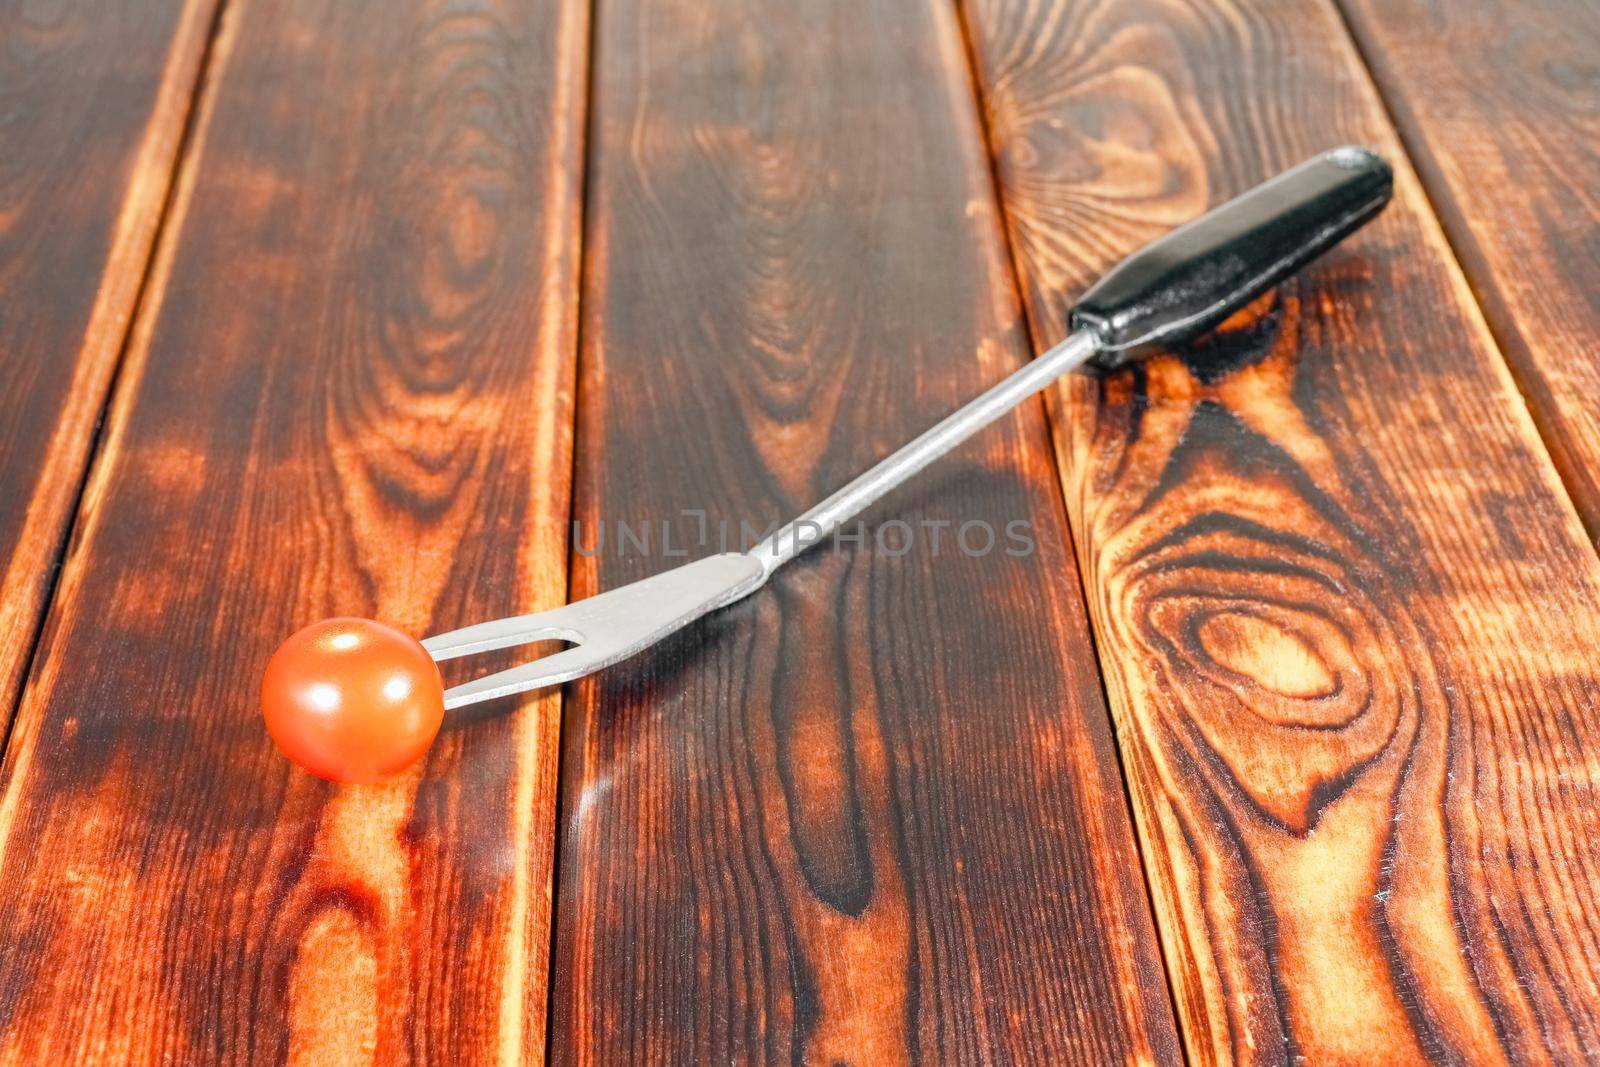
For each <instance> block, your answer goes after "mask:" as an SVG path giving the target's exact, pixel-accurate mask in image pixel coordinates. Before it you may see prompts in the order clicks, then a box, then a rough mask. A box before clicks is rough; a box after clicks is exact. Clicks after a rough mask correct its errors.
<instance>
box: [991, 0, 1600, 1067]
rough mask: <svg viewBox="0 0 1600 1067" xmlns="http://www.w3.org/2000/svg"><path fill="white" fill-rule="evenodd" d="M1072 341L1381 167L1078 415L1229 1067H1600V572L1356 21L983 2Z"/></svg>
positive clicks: (1140, 714)
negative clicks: (1344, 234)
mask: <svg viewBox="0 0 1600 1067" xmlns="http://www.w3.org/2000/svg"><path fill="white" fill-rule="evenodd" d="M965 11H966V13H967V16H968V18H969V23H970V27H971V30H972V36H973V44H974V51H975V53H976V57H977V66H978V71H979V83H980V87H981V92H982V95H983V96H984V99H985V101H986V107H987V113H988V117H989V122H990V126H991V130H992V134H993V140H994V145H995V149H996V159H997V170H998V174H999V178H1000V183H1001V187H1002V200H1003V203H1004V205H1005V209H1006V211H1007V218H1008V226H1009V231H1010V234H1011V237H1012V240H1013V247H1014V249H1015V253H1016V258H1017V260H1018V263H1019V267H1020V271H1021V274H1022V277H1023V283H1024V293H1025V298H1026V302H1027V306H1028V310H1029V314H1030V316H1031V321H1032V323H1033V325H1034V328H1035V331H1036V334H1037V336H1038V339H1039V341H1040V342H1041V343H1045V342H1049V341H1052V340H1054V339H1055V338H1056V337H1058V336H1060V334H1061V332H1062V330H1063V328H1064V323H1063V317H1064V313H1065V311H1066V310H1067V308H1069V307H1070V304H1071V300H1072V298H1073V296H1074V294H1076V293H1077V292H1079V291H1081V289H1082V288H1083V287H1084V286H1085V285H1086V284H1088V283H1089V282H1091V281H1093V280H1094V278H1095V277H1096V275H1097V274H1098V272H1099V271H1101V270H1103V269H1104V268H1105V267H1107V266H1108V265H1110V264H1111V263H1113V262H1115V261H1116V260H1117V259H1118V258H1119V257H1120V256H1122V255H1123V254H1125V253H1126V252H1127V251H1129V250H1130V249H1132V248H1134V247H1136V246H1137V245H1138V244H1139V243H1140V242H1142V241H1144V240H1147V239H1149V238H1151V237H1154V236H1155V235H1157V234H1158V233H1160V232H1162V231H1163V230H1165V229H1167V228H1168V227H1170V226H1172V225H1174V224H1176V223H1179V222H1181V221H1183V220H1184V219H1186V218H1189V217H1191V216H1192V215H1194V214H1196V213H1197V212H1199V211H1200V210H1202V209H1203V208H1204V207H1206V205H1207V204H1210V203H1215V202H1218V201H1220V200H1222V199H1224V198H1225V197H1227V196H1229V195H1232V194H1233V193H1235V192H1238V191H1240V190H1242V189H1245V188H1247V187H1249V186H1250V185H1252V184H1253V183H1255V182H1257V181H1260V180H1261V179H1263V178H1265V177H1267V176H1268V175H1271V174H1273V173H1275V172H1276V171H1278V170H1280V169H1281V168H1283V167H1284V166H1286V165H1289V164H1292V163H1294V162H1296V161H1297V160H1300V159H1303V158H1305V157H1307V156H1308V155H1310V154H1311V153H1313V152H1315V151H1318V150H1320V149H1323V148H1326V147H1329V146H1331V145H1335V144H1340V143H1344V142H1351V141H1354V142H1360V143H1366V144H1370V145H1372V146H1374V147H1376V148H1378V149H1379V150H1380V151H1382V152H1384V153H1385V154H1386V155H1388V156H1389V157H1390V158H1391V159H1392V160H1393V161H1394V162H1395V164H1396V170H1397V183H1396V198H1395V202H1394V204H1393V205H1392V206H1391V207H1390V209H1389V210H1388V211H1387V212H1386V213H1385V214H1384V215H1383V216H1382V217H1380V218H1379V219H1378V220H1377V221H1376V222H1375V223H1374V224H1372V225H1371V226H1370V227H1368V229H1366V230H1364V231H1362V233H1361V234H1360V235H1359V236H1358V237H1357V238H1356V239H1354V240H1353V241H1351V242H1350V243H1348V244H1347V245H1345V246H1343V247H1341V248H1340V249H1338V250H1336V251H1334V252H1333V253H1331V254H1330V255H1329V256H1328V257H1327V258H1326V259H1325V260H1323V261H1322V262H1320V263H1319V264H1317V265H1316V266H1314V267H1313V268H1312V269H1311V270H1309V271H1308V272H1307V273H1306V274H1305V275H1304V276H1303V277H1302V278H1301V279H1300V280H1299V281H1297V282H1295V283H1292V284H1290V285H1287V286H1285V287H1284V288H1283V289H1282V290H1281V291H1280V292H1279V293H1278V294H1277V296H1276V297H1274V298H1273V299H1271V300H1269V301H1264V302H1262V304H1261V305H1260V306H1258V307H1257V308H1255V309H1254V313H1253V314H1252V315H1248V316H1239V317H1236V319H1235V320H1234V321H1233V322H1231V323H1230V324H1228V328H1226V329H1225V330H1224V331H1223V333H1222V334H1221V335H1220V336H1216V337H1213V338H1211V339H1209V340H1206V341H1203V342H1200V343H1198V344H1195V345H1193V346H1192V347H1189V348H1187V349H1185V350H1183V351H1181V352H1177V353H1172V354H1169V355H1165V356H1160V357H1157V358H1155V359H1153V360H1152V361H1150V362H1149V363H1147V364H1145V365H1143V366H1139V367H1134V368H1130V369H1127V370H1124V371H1122V372H1120V373H1117V374H1114V375H1111V376H1109V377H1106V378H1104V379H1102V380H1100V381H1092V380H1085V379H1080V380H1078V381H1075V382H1073V383H1071V385H1070V387H1068V388H1064V389H1061V390H1057V391H1055V392H1054V393H1053V394H1052V397H1051V410H1052V415H1053V418H1052V424H1053V426H1054V428H1055V433H1056V441H1057V446H1058V452H1059V454H1060V455H1061V457H1062V476H1063V484H1064V486H1065V491H1066V502H1067V508H1068V511H1069V513H1070V515H1071V519H1072V524H1073V530H1074V534H1075V537H1076V544H1077V548H1078V552H1079V559H1080V565H1081V568H1082V571H1083V574H1084V577H1085V580H1086V584H1087V589H1088V600H1089V609H1090V614H1091V617H1092V619H1093V621H1094V624H1095V634H1096V639H1097V642H1098V648H1099V652H1100V663H1101V667H1102V671H1103V674H1104V677H1105V680H1106V685H1107V688H1108V691H1109V694H1110V699H1111V705H1112V710H1113V712H1114V714H1115V716H1116V720H1117V724H1118V732H1119V737H1120V738H1121V741H1122V753H1123V756H1124V766H1125V769H1126V771H1127V774H1128V777H1129V781H1130V785H1131V787H1132V793H1133V798H1134V809H1135V814H1136V823H1137V826H1138V830H1139V833H1140V835H1141V840H1142V843H1143V846H1144V855H1145V859H1146V862H1147V866H1148V871H1149V874H1150V877H1151V881H1152V895H1153V898H1154V900H1155V905H1156V912H1157V916H1158V919H1159V923H1160V929H1161V932H1162V938H1163V944H1164V948H1165V950H1166V958H1167V963H1168V967H1169V970H1170V973H1171V977H1172V980H1173V986H1174V998H1175V1001H1176V1003H1177V1007H1178V1013H1179V1016H1180V1020H1181V1022H1182V1024H1183V1028H1184V1033H1185V1042H1186V1048H1187V1050H1188V1052H1189V1055H1190V1058H1191V1059H1192V1060H1193V1061H1195V1062H1198V1063H1213V1062H1232V1061H1240V1062H1258V1063H1282V1062H1289V1061H1292V1060H1295V1059H1296V1058H1298V1057H1305V1058H1307V1059H1308V1060H1309V1061H1310V1062H1317V1063H1332V1062H1345V1063H1356V1062H1359V1063H1396V1062H1407V1061H1415V1060H1423V1059H1433V1060H1438V1061H1443V1062H1454V1061H1470V1062H1483V1063H1493V1062H1502V1061H1514V1062H1528V1063H1532V1062H1549V1061H1566V1062H1573V1061H1577V1060H1581V1059H1583V1058H1585V1057H1587V1056H1591V1055H1592V1054H1593V1050H1594V1049H1595V1048H1597V1047H1600V997H1597V996H1596V989H1597V983H1600V968H1597V961H1600V943H1597V935H1596V926H1595V923H1594V915H1595V912H1596V909H1597V907H1600V899H1597V893H1596V889H1595V886H1596V884H1597V883H1596V880H1595V874H1596V867H1597V865H1600V853H1597V852H1596V847H1595V842H1596V841H1597V840H1600V808H1597V806H1596V805H1595V803H1594V788H1593V773H1594V772H1593V760H1594V752H1595V751H1596V744H1597V742H1600V719H1597V709H1600V683H1597V678H1596V673H1595V669H1594V664H1595V653H1594V649H1595V647H1596V645H1597V643H1600V615H1597V612H1600V562H1597V559H1596V556H1595V553H1594V551H1593V549H1592V547H1591V546H1590V544H1589V543H1588V542H1587V540H1586V538H1585V535H1584V531H1583V528H1582V527H1581V525H1580V523H1579V521H1578V517H1577V514H1576V512H1575V511H1574V509H1573V507H1572V505H1571V503H1570V502H1569V500H1568V498H1567V496H1566V494H1565V492H1564V490H1563V487H1562V485H1561V483H1560V482H1559V480H1558V478H1557V476H1556V471H1555V469H1554V467H1553V466H1552V464H1551V462H1550V459H1549V457H1548V455H1547V454H1546V452H1545V451H1544V450H1543V448H1542V447H1541V444H1540V441H1539V438H1538V436H1537V434H1536V431H1535V428H1534V426H1533V424H1532V422H1531V420H1530V419H1529V417H1528V414H1527V411H1526V409H1525V408H1524V406H1523V403H1522V400H1521V398H1520V396H1519V395H1518V394H1517V391H1516V389H1515V387H1514V385H1513V382H1512V380H1511V377H1510V375H1509V373H1508V372H1507V370H1506V367H1505V365H1504V364H1503V362H1502V361H1501V357H1500V355H1499V353H1498V352H1497V350H1496V348H1495V345H1494V341H1493V339H1492V338H1491V336H1490V334H1489V332H1488V330H1487V329H1486V327H1485V323H1484V321H1483V319H1482V318H1481V316H1480V313H1479V311H1478V309H1477V307H1476V306H1475V304H1474V303H1473V300H1472V296H1471V293H1470V292H1469V290H1468V288H1467V286H1466V284H1465V282H1464V280H1463V278H1462V276H1461V274H1460V273H1459V270H1458V267H1457V265H1456V263H1455V261H1454V259H1453V257H1452V255H1451V251H1450V248H1449V246H1448V245H1447V244H1446V242H1445V240H1444V236H1443V234H1442V232H1441V231H1440V229H1439V228H1438V226H1437V224H1436V222H1435V220H1434V219H1433V217H1432V216H1431V215H1430V214H1429V209H1428V205H1427V203H1426V200H1425V198H1424V196H1423V193H1422V190H1421V187H1420V186H1419V184H1418V181H1417V179H1416V176H1415V174H1414V173H1413V172H1412V171H1411V170H1410V169H1409V167H1408V166H1407V164H1406V161H1405V159H1404V156H1403V153H1402V151H1401V149H1400V147H1399V145H1398V143H1397V140H1396V138H1395V137H1394V135H1393V131H1392V130H1391V129H1390V128H1389V127H1388V126H1387V125H1386V120H1385V117H1384V112H1383V109H1382V105H1381V103H1380V100H1379V98H1378V97H1377V95H1376V93H1375V91H1374V88H1373V86H1372V84H1371V82H1370V81H1369V80H1368V78H1367V76H1366V73H1365V71H1364V69H1363V68H1362V66H1361V64H1360V60H1359V58H1358V56H1357V54H1356V52H1355V51H1354V49H1353V47H1352V44H1351V42H1350V40H1349V38H1348V37H1347V36H1346V35H1345V31H1344V28H1343V25H1342V23H1341V21H1340V19H1339V15H1338V13H1337V12H1336V11H1335V10H1334V9H1333V7H1332V6H1331V5H1329V4H1326V3H1322V2H1314V0H1287V2H1285V0H1270V2H1267V0H1262V2H1252V0H1206V2H1187V0H1135V2H1125V0H1116V2H1112V0H1099V2H1089V0H1068V2H1064V3H1035V2H1028V0H970V2H969V3H968V4H967V6H966V8H965Z"/></svg>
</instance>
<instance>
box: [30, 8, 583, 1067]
mask: <svg viewBox="0 0 1600 1067" xmlns="http://www.w3.org/2000/svg"><path fill="white" fill-rule="evenodd" d="M133 6H135V7H137V6H139V5H133ZM152 9H153V8H152ZM586 34H587V11H586V9H585V7H584V6H583V5H577V4H559V5H557V4H550V5H535V6H529V5H522V4H510V3H507V4H497V3H487V2H486V3H464V4H454V5H449V6H441V5H432V4H424V3H409V2H408V3H395V2H393V0H386V2H384V3H352V2H349V0H289V2H284V3H275V4H265V3H255V2H251V0H244V2H240V3H237V4H233V5H230V6H229V7H228V8H227V9H226V11H225V12H224V14H223V17H222V20H221V24H220V29H219V31H218V36H217V39H216V43H215V46H214V48H213V60H212V62H211V65H210V74H209V75H208V77H207V85H206V88H205V89H204V91H203V92H202V94H201V97H200V102H199V105H198V107H199V111H198V112H197V116H196V126H195V132H194V136H193V144H192V148H191V150H190V152H189V153H188V154H187V155H186V157H185V160H184V163H183V165H182V167H181V169H180V171H179V174H178V179H177V186H176V189H175V193H174V199H173V203H172V208H171V212H170V218H169V221H168V223H167V225H166V227H165V228H164V230H163V233H162V239H161V241H160V243H159V247H158V248H157V250H156V254H155V259H154V263H153V267H152V272H151V277H150V281H149V284H148V290H147V299H146V300H145V301H144V303H143V310H142V313H141V315H140V317H139V318H138V320H137V322H136V323H135V325H134V327H133V333H132V339H131V341H130V345H129V350H128V354H127V356H126V360H125V365H124V368H123V370H122V373H121V376H120V379H119V384H118V388H117V391H116V396H115V399H114V401H113V404H112V408H111V411H110V414H109V420H108V425H107V430H106V434H105V441H104V444H103V447H102V451H101V453H100V455H99V456H98V458H97V460H96V463H95V466H94V468H93V471H92V473H91V476H90V480H89V485H88V488H87V491H86V493H85V495H84V498H83V501H82V507H81V512H80V514H79V517H78V525H77V530H76V532H75V535H74V538H73V542H72V545H71V547H70V548H69V551H68V553H67V557H66V560H65V564H64V570H63V573H62V577H61V581H60V586H59V591H58V595H57V598H56V601H55V604H54V606H53V608H52V610H51V612H50V615H49V618H48V621H47V623H46V628H45V634H44V637H43V639H42V643H41V648H40V660H39V662H40V665H39V668H38V670H37V671H36V672H35V673H34V676H33V678H32V679H31V682H30V684H29V686H28V688H27V690H26V692H25V694H24V697H23V700H22V703H21V706H20V710H19V713H18V717H17V724H16V728H15V733H14V735H13V738H12V742H11V747H10V750H9V753H8V756H7V762H6V771H5V776H4V781H3V792H0V915H3V916H5V920H4V922H3V924H0V975H3V979H0V1061H4V1062H6V1063H83V1062H90V1061H104V1062H119V1063H121V1062H126V1063H224V1062H242V1061H251V1062H263V1063H267V1062H281V1061H283V1060H285V1059H288V1060H290V1061H292V1062H316V1063H339V1062H367V1061H371V1062H378V1063H397V1062H405V1061H421V1060H431V1061H434V1062H447V1063H472V1062H486V1061H490V1060H499V1061H501V1062H515V1061H517V1060H518V1059H523V1058H525V1059H529V1060H537V1059H539V1058H540V1057H541V1055H542V1049H543V1043H544V1038H545V1025H544V1006H545V1003H546V992H545V974H544V965H545V959H546V956H547V947H548V944H549V942H548V929H549V927H548V913H547V906H548V889H549V877H550V849H549V838H550V833H551V829H552V824H551V820H552V818H553V814H554V802H555V794H554V788H555V769H556V765H555V753H556V745H555V740H554V735H555V732H556V729H557V719H556V715H557V700H558V698H557V697H556V696H555V695H553V694H547V695H545V696H543V697H538V698H532V699H527V700H523V701H521V702H519V703H517V704H514V705H502V706H501V707H500V708H499V709H498V710H499V711H501V712H502V714H500V715H498V716H496V717H493V718H491V719H489V720H487V721H481V722H477V723H474V724H473V725H472V727H471V728H470V729H462V728H458V727H455V726H452V727H450V728H447V730H446V732H445V733H444V734H443V735H441V737H440V739H439V741H438V743H437V744H436V746H435V748H434V750H433V752H432V755H431V757H430V758H429V760H428V761H427V763H426V765H425V766H423V767H421V768H419V769H418V770H417V771H415V772H414V773H411V774H408V775H407V776H405V777H402V778H401V779H399V780H396V781H394V782H392V783H389V784H386V785H383V786H378V787H365V788H343V789H341V788H336V787H334V786H332V785H330V784H328V783H325V782H321V781H319V780H316V779H313V778H311V777H310V776H308V775H307V774H305V773H304V772H301V771H299V770H298V769H296V768H294V767H293V766H292V765H291V764H289V763H288V762H287V761H286V760H284V759H283V758H282V757H281V756H280V755H279V754H278V753H277V752H276V751H275V750H274V749H273V747H272V744H271V742H270V741H269V740H268V738H267V736H266V734H265V732H264V731H263V729H262V726H261V719H260V715H259V713H258V711H257V710H256V705H257V686H258V685H259V683H260V672H261V668H262V666H263V664H264V662H265V659H266V657H267V656H268V655H269V654H270V652H271V651H272V649H273V647H274V646H275V645H276V644H277V642H278V641H279V640H281V639H282V638H283V636H284V635H286V634H288V633H289V632H291V631H292V630H294V629H295V628H296V627H298V626H300V625H302V624H304V623H306V622H308V621H311V620H313V619H316V618H318V617H321V616H325V615H330V614H336V613H345V614H360V615H371V616H377V617H380V618H383V619H386V620H388V621H390V622H392V623H394V624H397V625H400V626H403V627H405V628H407V629H409V630H412V631H414V632H419V633H420V632H426V631H428V630H437V629H441V628H445V627H449V626H453V625H457V624H460V623H463V622H467V621H475V620H479V619H483V618H491V617H495V616H499V615H504V614H507V613H511V612H516V611H520V610H529V609H536V608H540V607H546V606H550V605H552V604H555V603H558V602H559V601H560V600H561V599H562V597H563V596H564V594H565V586H566V579H565V575H566V555H567V549H566V535H565V528H566V518H567V514H568V481H569V473H570V448H571V440H570V434H571V423H570V418H571V394H572V388H571V385H572V383H571V379H572V374H573V360H574V356H575V353H576V347H575V346H576V314H575V310H574V303H575V297H576V283H577V251H578V249H577V238H578V223H579V210H580V206H579V199H580V187H581V173H580V169H581V133H582V117H581V112H582V108H583V103H584V95H583V89H584V83H585V66H586V57H587V41H586ZM8 45H9V42H8ZM132 45H133V42H132V41H125V42H124V50H125V51H126V50H129V49H131V48H132ZM101 103H102V106H104V101H102V102H101ZM13 163H14V160H11V159H9V158H8V160H7V164H6V165H7V166H8V167H9V166H11V165H12V164H13ZM108 210H109V209H108ZM5 217H7V218H10V216H9V215H7V216H5ZM84 240H85V241H86V242H88V241H89V239H88V238H84ZM80 259H82V261H83V262H84V263H85V264H86V265H88V266H91V267H92V266H93V265H94V259H95V257H93V256H90V255H88V254H87V253H84V254H82V255H80ZM8 296H9V295H8ZM8 306H9V299H8ZM41 425H43V426H48V425H49V423H48V421H46V422H43V423H41Z"/></svg>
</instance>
